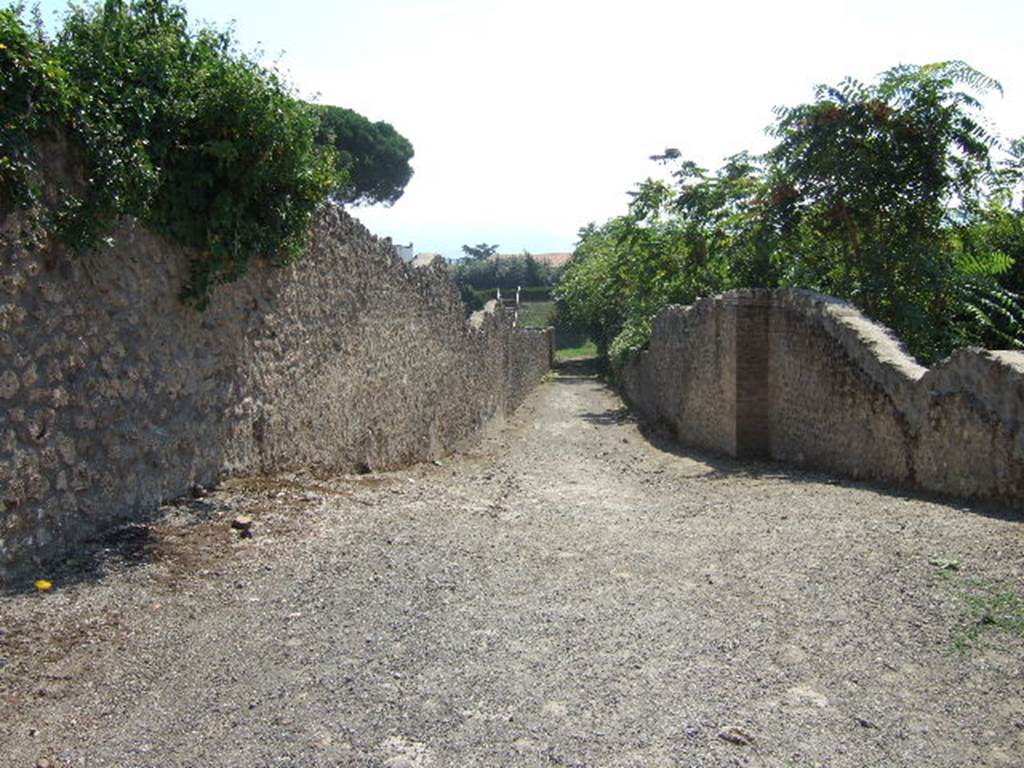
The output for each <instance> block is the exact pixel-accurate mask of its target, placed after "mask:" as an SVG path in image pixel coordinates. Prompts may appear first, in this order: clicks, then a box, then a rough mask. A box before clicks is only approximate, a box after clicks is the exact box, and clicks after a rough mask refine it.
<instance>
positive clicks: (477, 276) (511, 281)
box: [455, 246, 556, 291]
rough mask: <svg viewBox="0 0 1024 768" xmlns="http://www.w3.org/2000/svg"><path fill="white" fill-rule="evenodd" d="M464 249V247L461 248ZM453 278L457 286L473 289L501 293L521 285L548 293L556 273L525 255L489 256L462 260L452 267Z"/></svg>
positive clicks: (547, 265)
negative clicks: (494, 290)
mask: <svg viewBox="0 0 1024 768" xmlns="http://www.w3.org/2000/svg"><path fill="white" fill-rule="evenodd" d="M466 247H468V246H463V249H465V248H466ZM488 247H493V248H495V249H496V248H497V246H488ZM455 279H456V281H457V282H458V283H459V284H460V285H468V286H469V287H471V288H474V289H476V290H488V289H490V290H493V289H495V288H501V289H502V290H503V291H514V290H515V289H516V288H517V287H520V286H521V287H523V288H524V289H525V288H538V289H542V290H547V289H549V288H550V286H552V285H554V283H555V280H556V270H555V269H554V268H553V267H552V266H551V265H550V264H546V263H544V262H541V261H537V260H536V259H534V258H533V257H532V256H531V255H530V254H528V253H527V254H523V255H522V256H503V257H501V258H496V257H495V256H493V255H491V256H489V257H481V258H467V259H463V260H462V261H460V262H459V263H458V264H456V265H455Z"/></svg>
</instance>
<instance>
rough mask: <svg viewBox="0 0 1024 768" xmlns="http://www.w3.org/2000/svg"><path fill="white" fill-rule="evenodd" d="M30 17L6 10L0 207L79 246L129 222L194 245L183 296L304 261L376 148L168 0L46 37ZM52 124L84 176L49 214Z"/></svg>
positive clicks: (97, 8) (142, 3)
mask: <svg viewBox="0 0 1024 768" xmlns="http://www.w3.org/2000/svg"><path fill="white" fill-rule="evenodd" d="M30 27H31V25H28V24H26V23H25V21H24V13H23V8H22V7H21V6H11V7H8V8H7V9H6V10H3V11H0V46H2V47H0V94H2V96H3V99H2V101H0V110H2V114H0V125H2V126H3V127H2V129H0V141H2V145H0V204H2V205H3V206H4V207H6V208H10V207H12V206H17V207H21V208H28V209H32V210H34V211H35V212H36V214H37V215H38V216H39V217H40V218H41V219H42V224H43V226H44V227H45V228H46V229H47V230H48V232H49V234H51V235H52V236H54V237H56V238H59V239H60V240H61V241H63V242H64V243H65V244H66V245H67V246H69V247H70V249H71V250H72V251H74V252H82V251H87V250H91V249H95V248H97V247H99V246H101V245H102V244H103V242H104V241H105V240H106V239H107V238H108V237H109V234H110V232H111V231H112V229H113V227H114V224H115V222H116V221H117V219H118V218H119V217H121V216H124V215H130V216H134V217H136V218H137V219H138V220H140V221H141V222H142V223H143V224H144V225H145V226H147V227H149V228H150V229H152V230H154V231H157V232H159V233H161V234H163V235H165V236H167V237H168V238H170V239H172V240H174V241H176V242H178V243H180V244H182V245H184V246H187V247H188V248H190V249H192V253H193V254H194V255H193V258H192V261H191V274H190V278H189V280H188V283H187V284H186V285H185V286H184V288H183V290H182V298H183V300H185V301H186V302H187V303H189V304H191V305H192V306H195V307H196V308H199V309H202V308H203V307H205V306H206V304H207V303H208V301H209V295H210V291H211V289H212V288H213V287H214V286H216V285H217V284H220V283H225V282H229V281H231V280H234V279H237V278H238V277H240V276H241V275H243V274H244V273H245V272H246V270H247V268H248V266H249V264H250V263H251V262H252V261H253V259H255V258H262V259H265V260H266V261H268V262H270V263H272V264H275V265H281V264H287V263H289V262H291V261H292V260H294V259H296V258H298V257H299V255H300V254H301V253H302V251H303V249H304V247H305V245H306V239H307V236H308V232H309V228H310V224H311V222H312V219H313V216H314V214H315V213H316V210H317V209H318V207H319V206H320V205H322V204H324V203H325V201H327V200H328V199H329V197H330V196H331V195H332V193H333V192H334V191H335V190H338V189H340V188H347V187H348V186H349V181H350V179H351V174H352V168H353V165H354V161H353V159H352V153H353V152H354V153H356V154H358V153H359V152H365V151H368V150H373V147H369V148H367V147H362V146H360V147H359V148H357V149H354V150H352V152H350V153H349V155H348V156H347V157H342V155H341V153H340V152H339V147H338V146H336V144H333V143H330V142H324V141H323V140H322V138H321V137H320V130H321V111H320V108H318V107H315V106H313V105H309V104H306V103H304V102H303V101H301V100H299V99H298V98H296V96H295V94H294V93H293V92H292V90H291V89H290V88H289V86H288V85H287V83H285V82H284V81H283V80H282V79H281V77H280V76H279V75H278V74H277V73H276V72H274V71H272V70H269V69H267V68H265V67H263V66H262V65H260V64H259V63H258V62H256V61H254V60H253V59H252V58H250V57H249V56H247V55H245V54H243V53H241V52H240V51H239V50H238V49H237V47H236V45H235V44H234V43H233V41H232V38H231V36H230V34H229V33H227V32H223V31H217V30H214V29H208V28H200V29H197V30H193V29H192V28H191V27H190V25H189V23H188V18H187V15H186V13H185V10H184V8H182V7H181V6H178V5H175V4H173V3H171V2H168V1H167V0H131V1H130V2H129V1H126V0H106V1H105V2H103V3H102V4H94V5H89V6H85V7H72V8H71V10H70V11H69V12H68V15H67V17H66V18H65V21H64V24H63V27H62V29H61V30H60V32H59V33H58V34H57V35H56V37H55V38H54V39H53V40H48V39H47V38H46V36H45V35H44V34H43V32H42V30H41V29H40V28H38V27H37V28H36V29H31V28H30ZM58 134H61V135H63V136H66V137H67V140H68V142H69V144H70V145H71V150H72V151H73V152H74V153H75V154H76V155H77V157H78V159H79V160H80V162H81V166H82V169H83V174H84V184H82V185H77V186H76V185H72V184H66V185H65V186H66V188H63V189H60V190H59V193H58V194H57V195H56V201H55V204H52V205H49V206H46V207H45V209H44V208H43V207H41V205H40V204H41V203H42V202H43V194H42V188H41V184H40V181H41V179H40V178H39V174H38V172H37V165H38V162H37V161H38V158H37V157H35V150H34V147H35V146H36V145H37V142H38V141H39V140H40V139H42V138H45V137H46V136H47V135H51V136H56V135H58ZM395 136H398V134H397V133H395ZM388 138H389V140H391V141H394V140H395V139H394V137H391V136H389V137H388ZM398 138H401V137H400V136H399V137H398ZM402 141H405V140H404V139H402ZM405 143H406V144H408V142H405ZM411 154H412V152H411V146H410V147H409V151H408V156H410V157H411ZM410 173H411V171H410ZM404 181H408V176H406V177H405V179H404ZM401 183H403V184H404V182H401ZM78 186H80V188H77V187H78ZM392 186H393V185H392ZM71 187H76V188H74V189H72V188H71ZM400 193H401V189H400V188H399V189H398V190H397V194H400ZM392 195H393V196H395V197H397V195H396V194H395V192H394V190H392Z"/></svg>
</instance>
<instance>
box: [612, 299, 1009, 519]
mask: <svg viewBox="0 0 1024 768" xmlns="http://www.w3.org/2000/svg"><path fill="white" fill-rule="evenodd" d="M621 380H622V388H623V392H624V394H625V396H626V398H627V400H628V401H629V402H630V403H631V404H632V405H633V406H634V407H635V408H636V409H637V410H639V411H640V412H641V413H642V414H643V415H644V416H646V417H647V418H651V419H655V420H658V421H661V422H664V423H666V424H667V425H669V426H670V427H671V428H672V429H673V430H674V432H675V434H676V436H677V438H678V439H679V441H680V442H681V443H683V444H686V445H692V446H695V447H699V448H704V449H709V450H712V451H715V452H720V453H725V454H728V455H731V456H749V457H757V458H766V459H774V460H779V461H783V462H787V463H791V464H796V465H800V466H806V467H812V468H816V469H822V470H826V471H829V472H834V473H836V474H840V475H845V476H848V477H853V478H864V479H870V480H875V481H880V482H883V483H888V484H892V485H897V486H903V487H910V488H921V489H925V490H929V491H936V492H940V493H946V494H951V495H955V496H958V497H961V498H977V499H989V500H997V501H1001V502H1004V503H1009V504H1011V505H1014V506H1020V505H1021V504H1022V503H1024V353H1020V352H1009V351H999V352H994V351H986V350H978V349H967V350H961V351H958V352H957V353H955V354H954V355H953V356H951V357H950V358H949V359H948V360H945V361H943V362H942V363H940V364H938V365H937V366H936V367H935V368H934V369H932V370H929V369H927V368H924V367H923V366H920V365H918V364H917V363H916V362H915V361H914V360H913V358H911V357H910V356H909V355H908V354H907V353H906V352H905V351H904V349H903V348H902V346H901V345H900V344H899V342H898V341H897V340H896V339H895V338H894V337H893V336H892V334H891V333H890V332H889V331H888V330H886V329H885V328H883V327H881V326H879V325H877V324H875V323H873V322H871V321H870V320H868V319H867V318H865V317H864V316H863V315H862V314H861V313H860V312H859V311H857V310H856V309H855V308H854V307H852V306H851V305H849V304H847V303H845V302H842V301H839V300H837V299H833V298H829V297H826V296H822V295H820V294H816V293H813V292H811V291H803V290H795V289H785V290H774V291H735V292H730V293H727V294H723V295H722V296H716V297H712V298H707V299H701V300H699V301H697V302H695V304H694V305H693V306H692V307H685V308H684V307H670V308H668V309H666V310H665V311H663V312H662V313H661V314H660V315H659V317H658V318H657V319H656V321H655V324H654V332H653V335H652V339H651V344H650V348H649V349H648V350H647V351H646V352H644V353H642V354H641V356H640V357H639V358H638V359H637V360H635V361H633V362H632V363H630V364H628V365H627V366H625V368H624V369H623V370H622V372H621Z"/></svg>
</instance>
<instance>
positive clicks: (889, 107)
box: [559, 62, 1024, 361]
mask: <svg viewBox="0 0 1024 768" xmlns="http://www.w3.org/2000/svg"><path fill="white" fill-rule="evenodd" d="M993 90H996V91H998V90H999V84H998V83H996V82H995V81H994V80H992V79H991V78H988V77H986V76H985V75H983V74H981V73H979V72H977V71H976V70H973V69H971V68H970V67H969V66H967V65H966V64H964V63H962V62H944V63H940V64H932V65H927V66H923V67H914V66H901V67H897V68H894V69H892V70H889V71H888V72H885V73H883V74H882V76H881V77H880V78H879V81H878V82H877V83H876V84H874V85H865V84H862V83H859V82H856V81H854V80H845V81H843V82H842V83H841V84H840V85H838V86H834V87H831V86H820V87H819V88H818V89H817V91H816V92H815V97H816V98H815V100H814V101H813V102H811V103H808V104H802V105H798V106H796V107H788V108H780V109H778V110H776V121H775V123H774V125H773V126H772V128H771V130H770V132H771V134H772V135H774V136H775V137H776V139H777V140H778V143H777V144H776V145H775V147H774V148H773V149H771V150H770V151H769V152H768V153H767V154H765V155H764V156H762V157H752V156H750V155H748V154H747V153H740V154H738V155H735V156H733V157H731V158H728V159H727V160H726V162H725V164H724V165H723V166H722V168H720V169H719V170H718V171H716V172H715V173H713V174H709V173H708V172H707V171H706V170H704V169H702V168H699V167H697V166H696V165H695V164H693V163H692V162H687V161H685V160H684V159H683V158H682V157H681V155H680V153H679V151H678V150H667V151H666V152H665V153H663V154H661V155H657V156H655V157H654V158H653V159H655V160H656V161H658V162H660V163H665V164H668V165H670V166H671V167H672V172H671V181H670V182H661V181H653V180H651V179H648V180H647V181H645V182H643V183H641V184H640V185H639V186H638V187H637V189H636V191H634V193H632V194H633V201H632V203H631V205H630V210H629V213H628V214H627V215H625V216H620V217H617V218H615V219H612V220H610V221H608V222H607V223H605V224H604V225H602V226H600V227H597V226H595V225H590V226H589V227H587V228H586V229H584V230H582V231H581V233H580V240H579V243H578V245H577V248H576V252H575V254H574V257H573V259H572V261H571V262H570V263H569V265H568V267H567V268H566V271H565V274H564V275H563V277H562V280H561V283H560V286H559V296H560V297H561V300H562V301H563V303H564V304H565V306H566V307H567V311H568V312H569V314H570V315H571V316H572V317H573V318H574V320H576V321H577V322H580V323H582V324H584V325H585V326H586V327H587V328H589V329H590V331H591V333H592V334H593V335H594V337H595V339H596V340H597V342H598V346H599V348H601V350H602V352H603V353H609V352H612V353H613V356H614V357H615V358H616V359H618V360H620V361H621V360H624V359H626V358H628V356H629V355H630V354H632V353H634V352H635V351H636V350H637V349H640V348H642V346H643V344H644V343H645V340H644V339H645V333H646V332H647V329H649V327H650V319H651V317H652V316H653V315H654V314H655V313H656V312H657V311H659V310H660V309H661V308H663V307H664V306H666V305H667V304H670V303H683V302H690V301H692V300H693V299H694V298H696V297H698V296H700V295H706V294H711V293H715V292H717V291H720V290H723V289H727V288H733V287H741V286H742V287H775V286H786V285H789V286H802V287H809V288H814V289H816V290H819V291H822V292H824V293H828V294H831V295H834V296H839V297H842V298H845V299H847V300H850V301H852V302H853V303H854V304H856V305H857V306H859V307H860V308H861V309H862V310H864V311H865V312H866V313H867V314H868V315H870V316H871V317H873V318H874V319H876V320H879V321H881V322H883V323H885V324H887V325H889V326H890V327H892V328H893V329H894V330H895V331H896V332H897V333H898V334H899V335H900V336H901V338H903V339H904V340H905V341H906V342H907V343H908V345H909V346H910V348H911V350H912V351H913V352H914V353H915V354H916V355H918V356H919V357H921V358H923V359H925V360H926V361H930V360H934V359H936V358H938V357H941V356H942V355H945V354H948V353H949V352H950V351H951V350H952V349H953V348H955V347H958V346H963V345H965V344H976V343H988V344H993V345H997V346H1015V347H1020V346H1022V345H1024V303H1022V301H1021V299H1020V296H1019V291H1020V290H1021V289H1022V288H1024V285H1022V284H1024V266H1022V260H1021V255H1022V254H1021V244H1022V243H1024V238H1022V236H1021V234H1022V230H1024V224H1022V214H1021V210H1020V208H1016V207H1015V206H1014V202H1015V200H1016V199H1017V197H1016V195H1017V193H1018V191H1019V190H1020V187H1021V184H1022V181H1021V180H1022V178H1024V171H1022V169H1024V141H1018V142H1014V143H1011V144H1010V146H1009V152H1008V153H1007V157H1006V159H1004V160H1002V161H1000V162H996V163H993V159H992V157H993V150H994V149H996V148H998V140H997V139H996V137H995V136H994V135H993V134H991V133H990V131H989V130H988V129H987V128H986V127H985V124H984V121H983V119H982V118H981V116H980V102H979V99H978V96H979V95H981V94H984V93H986V92H990V91H993ZM620 334H622V335H623V338H622V339H621V340H620V341H615V340H616V337H618V336H619V335H620Z"/></svg>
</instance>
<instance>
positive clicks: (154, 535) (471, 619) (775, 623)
mask: <svg viewBox="0 0 1024 768" xmlns="http://www.w3.org/2000/svg"><path fill="white" fill-rule="evenodd" d="M238 515H247V516H250V517H251V518H252V519H253V527H252V533H253V535H252V536H251V537H243V536H242V534H241V533H239V532H238V531H236V530H233V529H232V528H231V527H230V522H231V521H232V519H234V518H235V517H236V516H238ZM39 577H41V578H49V579H50V580H52V581H53V582H54V584H55V586H54V589H53V590H52V591H50V592H49V593H35V592H32V591H29V590H28V589H26V590H23V591H17V592H12V593H8V594H6V595H3V596H0V766H4V767H6V766H11V767H12V768H13V767H15V766H17V767H18V768H31V767H32V766H36V765H40V766H46V765H48V766H53V767H56V766H118V767H121V766H154V767H156V766H160V768H177V767H183V766H195V767H197V768H205V767H206V766H211V767H214V766H231V767H234V766H238V767H239V768H241V767H242V766H244V767H245V768H253V767H261V766H268V767H269V766H275V767H281V768H284V767H288V768H291V767H294V768H305V767H306V766H387V767H389V768H427V767H430V768H439V767H440V766H459V767H460V768H461V767H463V766H638V767H639V766H643V767H645V768H646V767H648V766H650V767H656V766H794V767H795V766H829V767H830V768H838V767H839V766H850V767H851V768H853V767H856V768H863V767H865V766H879V767H882V766H884V767H885V768H895V767H896V766H929V767H936V766H972V767H978V766H1021V765H1024V618H1022V617H1024V603H1022V602H1021V600H1020V598H1021V596H1022V595H1024V525H1022V523H1021V521H1020V518H1019V517H1015V513H1012V512H1007V511H1005V510H1004V511H1000V510H998V509H985V508H981V507H967V506H963V505H960V506H956V505H950V504H947V503H943V502H941V501H939V500H935V499H921V498H915V497H911V496H907V495H904V494H900V493H895V492H891V491H886V490H884V489H880V488H877V487H873V486H868V485H857V484H851V483H845V482H839V481H836V480H835V479H832V478H828V477H825V476H819V475H811V474H805V473H799V472H794V471H792V470H789V469H786V468H784V467H780V466H777V465H770V464H749V463H740V462H733V461H727V460H722V459H718V458H714V457H709V456H705V455H701V454H697V453H693V452H687V451H685V450H681V449H676V448H672V447H671V444H670V443H668V442H666V441H662V440H660V439H658V437H657V436H651V435H647V436H645V435H644V434H642V433H641V432H640V430H639V429H638V428H637V425H636V424H634V423H633V422H632V421H631V420H630V418H629V417H628V416H627V414H626V412H625V411H624V409H623V408H622V404H621V402H620V401H619V400H618V399H617V398H616V397H615V395H614V394H613V393H612V392H611V391H610V390H609V389H608V388H606V387H605V386H604V385H603V384H602V383H601V381H600V380H599V379H597V378H596V377H595V376H594V375H593V373H592V372H591V371H590V370H589V369H588V368H586V367H585V366H582V365H574V366H568V367H566V368H563V369H562V370H561V371H560V373H559V374H558V375H557V376H556V377H554V378H553V380H552V381H549V382H547V383H545V384H544V385H542V386H541V387H540V388H539V389H538V390H537V391H536V392H535V393H534V394H533V395H532V396H531V398H530V399H529V400H528V401H527V403H526V404H525V405H524V406H523V407H522V408H521V409H520V410H519V411H518V412H517V414H516V416H515V417H514V419H513V420H512V421H511V422H510V423H509V424H506V425H505V426H504V427H503V428H501V429H500V430H497V431H495V433H494V434H492V435H491V436H490V437H488V438H487V439H486V440H485V441H484V442H483V443H482V444H481V445H480V446H479V447H478V448H476V449H474V450H472V451H471V452H468V453H464V454H460V455H458V456H455V457H453V458H451V459H449V460H445V461H443V462H441V463H440V465H433V464H431V465H425V466H419V467H414V468H412V469H409V470H406V471H402V472H396V473H389V474H384V475H365V476H360V477H342V478H317V477H315V476H314V475H313V474H308V473H306V474H296V475H288V476H282V477H277V478H272V479H267V478H263V479H248V480H235V481H231V482H228V483H225V485H224V486H223V487H221V488H219V489H217V490H215V491H213V492H211V493H210V494H209V495H208V496H206V497H205V498H198V499H194V500H189V501H186V502H181V503H179V504H177V505H176V506H172V507H168V508H166V509H165V510H164V515H163V516H162V517H160V518H158V519H156V520H154V521H152V522H151V523H148V524H145V525H136V526H132V527H128V528H125V529H123V530H121V531H120V532H119V533H118V534H117V535H115V536H112V537H110V538H108V539H107V540H105V541H104V542H102V543H100V544H98V545H97V546H96V547H95V548H94V549H92V550H91V551H89V552H87V553H85V554H84V555H83V556H82V557H81V558H79V560H78V561H77V562H75V563H72V564H71V565H69V566H68V567H66V568H64V569H63V570H61V571H59V572H58V571H54V572H50V573H41V574H39ZM29 586H30V585H29ZM1017 620H1019V621H1020V622H1021V623H1020V625H1018V624H1015V621H1017Z"/></svg>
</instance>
